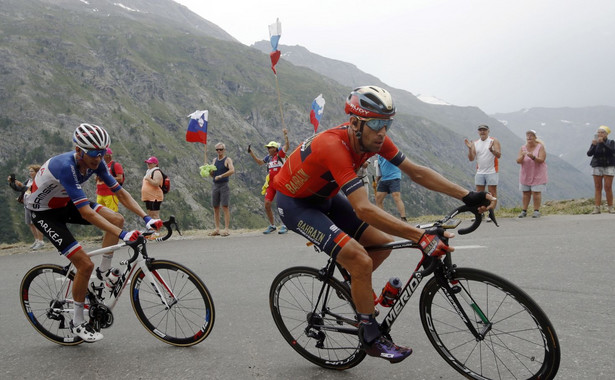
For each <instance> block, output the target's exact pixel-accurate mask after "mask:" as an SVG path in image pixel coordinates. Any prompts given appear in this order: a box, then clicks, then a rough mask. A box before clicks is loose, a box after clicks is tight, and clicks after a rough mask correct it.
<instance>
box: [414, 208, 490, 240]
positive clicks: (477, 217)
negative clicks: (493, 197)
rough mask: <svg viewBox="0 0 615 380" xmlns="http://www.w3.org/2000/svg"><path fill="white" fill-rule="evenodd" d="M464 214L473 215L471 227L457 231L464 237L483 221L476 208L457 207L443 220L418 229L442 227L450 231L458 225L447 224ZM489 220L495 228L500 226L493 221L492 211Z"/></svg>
mask: <svg viewBox="0 0 615 380" xmlns="http://www.w3.org/2000/svg"><path fill="white" fill-rule="evenodd" d="M464 212H470V213H472V214H474V223H472V225H470V226H469V227H466V228H460V229H459V230H457V232H458V233H459V235H466V234H469V233H470V232H474V231H475V230H476V229H477V228H478V226H480V224H481V222H482V220H483V218H482V215H481V214H480V213H479V212H478V207H472V206H468V205H462V206H459V207H457V208H456V209H455V210H453V211H452V212H451V213H450V214H448V215H446V216H445V217H444V218H442V219H440V220H438V221H437V222H434V223H430V224H428V225H422V226H418V227H420V228H429V227H442V228H444V229H452V228H455V227H457V226H458V225H459V223H449V222H450V221H452V220H453V218H454V217H455V216H457V215H459V214H462V213H464ZM489 219H491V220H492V221H493V223H494V224H495V225H496V227H499V226H500V225H499V224H498V222H497V221H496V219H495V214H494V212H493V210H489Z"/></svg>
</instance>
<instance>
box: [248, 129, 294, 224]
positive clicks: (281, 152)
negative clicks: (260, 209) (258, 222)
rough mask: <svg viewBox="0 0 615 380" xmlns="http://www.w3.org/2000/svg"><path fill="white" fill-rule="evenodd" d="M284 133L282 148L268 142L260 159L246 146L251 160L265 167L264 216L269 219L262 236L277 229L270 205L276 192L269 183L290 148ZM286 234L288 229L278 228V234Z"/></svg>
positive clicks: (286, 135)
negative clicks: (264, 154) (264, 153)
mask: <svg viewBox="0 0 615 380" xmlns="http://www.w3.org/2000/svg"><path fill="white" fill-rule="evenodd" d="M282 132H284V147H283V148H280V144H279V143H278V142H275V141H270V142H269V143H268V144H267V145H265V148H267V151H268V153H267V155H266V156H265V157H263V158H262V159H260V158H258V157H256V154H254V152H253V151H252V148H250V146H248V153H250V155H251V156H252V159H253V160H254V161H255V162H256V163H257V164H258V165H259V166H260V165H265V164H266V165H267V176H268V179H267V182H266V183H267V185H266V189H265V214H267V219H269V227H267V229H266V230H265V231H263V233H264V234H270V233H272V232H273V231H275V230H276V229H277V227H276V226H275V220H274V218H273V211H272V210H271V203H272V202H273V199H274V198H275V194H276V190H275V188H274V187H273V186H269V183H273V182H272V181H273V178H274V177H275V175H276V174H278V172H279V171H280V168H281V167H282V165H284V158H285V157H286V152H288V149H289V148H290V144H289V143H288V131H287V130H286V128H284V129H283V130H282ZM286 232H288V229H287V228H286V226H285V225H284V224H282V226H281V227H280V230H279V231H278V234H285V233H286Z"/></svg>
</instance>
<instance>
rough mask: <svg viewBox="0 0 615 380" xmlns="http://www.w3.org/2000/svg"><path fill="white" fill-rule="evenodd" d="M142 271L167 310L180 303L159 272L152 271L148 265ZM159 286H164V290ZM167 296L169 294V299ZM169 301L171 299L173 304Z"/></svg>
mask: <svg viewBox="0 0 615 380" xmlns="http://www.w3.org/2000/svg"><path fill="white" fill-rule="evenodd" d="M142 270H143V274H144V275H145V279H146V280H147V281H148V282H149V283H150V285H151V286H152V288H153V289H154V291H155V292H156V295H157V296H158V297H159V298H160V302H161V303H162V304H163V305H164V308H165V310H169V309H170V308H171V307H173V305H175V304H176V303H177V302H179V300H178V299H177V297H176V296H175V293H173V291H172V290H171V288H170V287H169V285H168V284H167V282H166V281H165V280H164V279H163V278H162V276H161V275H160V274H159V273H158V271H156V270H150V268H149V267H148V265H147V264H146V265H144V266H143V268H142ZM158 284H162V287H163V288H164V289H161V287H160V286H159V285H158ZM165 294H167V295H168V297H166V296H165ZM167 299H170V300H171V302H170V303H169V302H167Z"/></svg>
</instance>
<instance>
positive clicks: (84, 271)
mask: <svg viewBox="0 0 615 380" xmlns="http://www.w3.org/2000/svg"><path fill="white" fill-rule="evenodd" d="M73 141H74V142H75V151H74V152H67V153H63V154H60V155H58V156H55V157H52V158H50V159H49V160H47V162H45V164H44V165H43V166H42V167H41V169H40V170H39V171H38V173H37V175H36V176H35V177H34V182H33V184H32V188H31V189H32V193H31V194H30V196H29V197H28V198H27V200H26V208H27V209H28V210H29V211H30V212H31V215H32V222H33V223H34V225H35V227H36V228H37V229H39V230H40V231H41V232H42V233H43V234H45V236H47V238H48V239H49V240H50V241H51V243H52V244H53V245H54V246H55V247H56V249H57V250H58V251H59V252H60V254H62V255H64V256H66V258H67V259H69V260H70V261H71V262H72V263H73V264H74V266H75V268H76V269H77V273H76V274H75V278H74V282H73V299H74V301H75V308H74V309H75V315H74V317H73V320H72V321H71V323H70V328H71V331H72V332H73V333H75V334H76V335H78V336H79V337H80V338H82V339H83V340H84V341H85V342H95V341H98V340H101V339H102V338H103V335H102V334H101V333H100V332H96V331H94V329H93V328H92V327H91V326H90V325H89V324H88V322H87V321H85V319H84V316H83V309H84V302H85V295H86V293H87V287H88V282H89V281H90V275H91V274H92V271H93V270H94V263H93V262H92V260H91V259H90V257H89V256H88V255H87V254H86V253H85V251H84V250H83V247H82V246H81V244H79V242H78V241H77V240H76V239H75V238H74V236H73V235H72V233H71V232H70V231H69V230H68V228H67V223H71V224H93V225H94V226H96V227H98V228H100V229H101V230H103V231H104V235H103V247H107V246H110V245H113V244H117V242H118V240H119V239H122V240H124V241H133V240H136V239H137V238H138V237H139V235H140V234H141V233H140V232H139V231H138V230H133V231H125V230H123V226H124V217H123V216H122V215H121V214H119V213H117V212H114V211H112V210H111V209H109V208H107V207H103V206H101V205H99V204H97V203H95V202H91V201H89V200H88V198H87V196H86V195H85V193H84V191H83V189H82V188H81V184H82V183H84V182H85V181H87V180H88V178H90V177H91V176H92V175H94V174H95V175H97V176H99V177H100V178H102V180H103V181H104V182H105V184H106V185H107V186H109V188H110V189H111V191H113V192H114V194H115V195H116V196H117V197H118V200H119V201H120V203H122V204H123V205H124V206H125V207H126V208H127V209H129V210H130V211H132V212H134V213H135V214H136V215H138V216H140V217H141V218H143V221H144V222H145V225H146V227H147V228H154V229H159V228H160V227H162V221H161V220H159V219H152V218H151V217H149V216H147V214H146V213H145V211H143V209H142V208H141V206H139V204H138V203H137V202H136V201H135V200H134V199H133V198H132V196H131V195H130V194H129V193H128V192H127V191H126V190H124V189H123V188H122V187H121V186H120V185H119V184H118V183H117V181H116V180H115V178H113V176H112V175H111V174H110V173H109V170H108V169H107V165H106V163H105V162H104V161H103V156H104V154H105V152H106V150H107V148H108V147H109V143H110V138H109V134H108V133H107V131H105V130H104V129H103V128H101V127H99V126H97V125H93V124H81V125H79V127H77V129H76V130H75V132H74V134H73ZM112 258H113V254H112V253H111V254H108V255H103V259H102V262H101V265H100V266H99V267H98V268H96V273H97V277H98V278H99V279H100V280H104V277H105V276H108V274H109V272H110V271H111V269H112V268H111V260H112Z"/></svg>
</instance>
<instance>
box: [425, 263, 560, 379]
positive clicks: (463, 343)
mask: <svg viewBox="0 0 615 380" xmlns="http://www.w3.org/2000/svg"><path fill="white" fill-rule="evenodd" d="M453 277H454V280H456V281H458V283H455V282H454V281H453V285H454V286H455V288H456V289H455V290H454V291H453V294H454V295H455V297H456V298H457V299H458V300H459V302H460V304H461V306H462V308H463V309H464V311H465V312H466V314H467V316H468V318H469V319H470V321H469V322H470V323H471V324H472V325H473V326H474V328H475V329H476V330H477V331H478V332H479V333H483V334H484V338H481V339H477V338H476V337H475V336H474V335H473V334H472V333H471V332H470V330H469V329H468V327H467V326H466V324H465V323H464V321H463V320H462V318H461V317H460V315H459V314H458V311H457V310H456V308H455V307H454V306H453V304H452V303H451V302H450V301H449V298H448V296H447V294H446V292H445V290H443V289H442V287H441V286H440V285H439V284H438V282H437V280H436V279H435V278H431V279H430V280H429V281H428V282H427V284H426V285H425V288H424V289H423V292H422V293H421V300H420V305H419V308H420V314H421V322H422V323H423V328H424V329H425V332H426V333H427V336H428V337H429V340H430V341H431V343H432V344H433V346H434V348H435V349H436V351H438V353H439V354H440V355H441V356H442V357H443V358H444V360H446V361H447V362H448V363H449V364H450V365H451V366H452V367H453V368H455V369H456V370H457V371H458V372H460V373H461V374H463V375H464V376H469V377H471V378H474V379H552V378H554V377H555V374H556V373H557V370H558V368H559V362H560V346H559V342H558V339H557V335H556V333H555V330H554V328H553V325H552V324H551V322H550V321H549V318H547V316H546V315H545V313H544V312H543V311H542V309H541V308H540V307H539V306H538V305H537V304H536V302H534V301H533V300H532V299H531V298H530V296H528V295H527V294H526V293H525V292H524V291H523V290H521V289H520V288H518V287H517V286H516V285H514V284H512V283H511V282H509V281H507V280H505V279H503V278H501V277H499V276H496V275H494V274H491V273H488V272H485V271H482V270H478V269H470V268H460V269H456V270H455V272H454V276H453Z"/></svg>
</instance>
